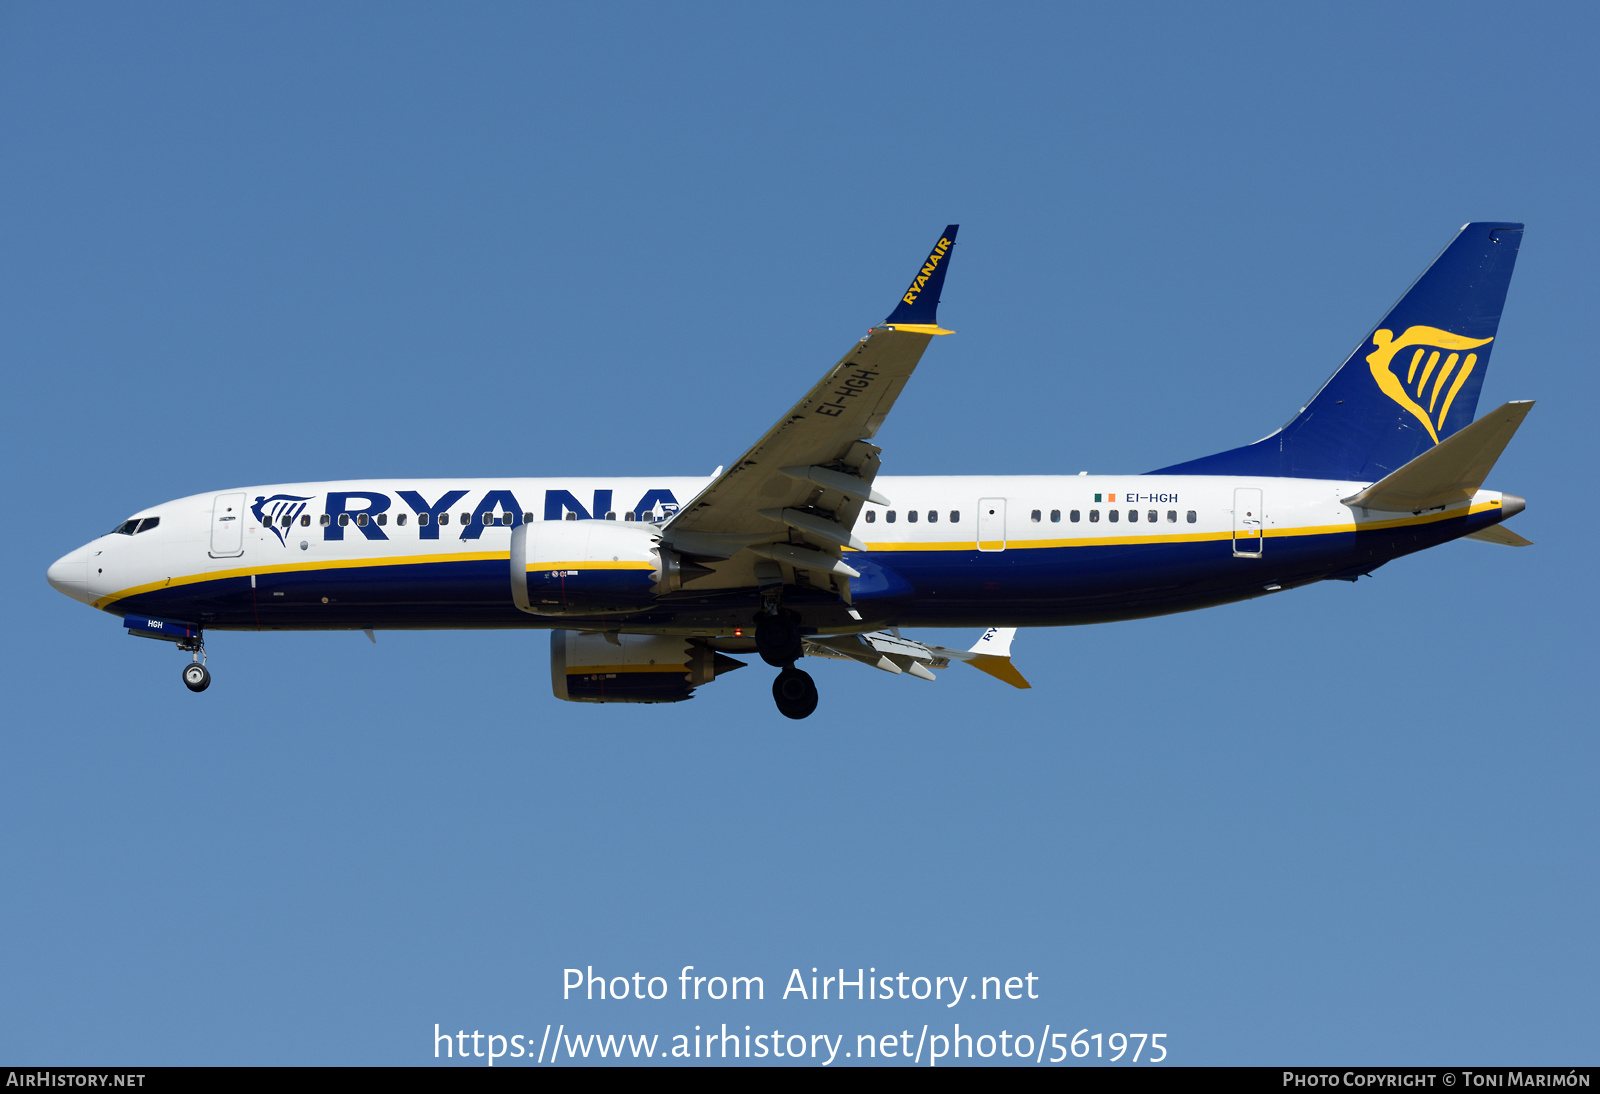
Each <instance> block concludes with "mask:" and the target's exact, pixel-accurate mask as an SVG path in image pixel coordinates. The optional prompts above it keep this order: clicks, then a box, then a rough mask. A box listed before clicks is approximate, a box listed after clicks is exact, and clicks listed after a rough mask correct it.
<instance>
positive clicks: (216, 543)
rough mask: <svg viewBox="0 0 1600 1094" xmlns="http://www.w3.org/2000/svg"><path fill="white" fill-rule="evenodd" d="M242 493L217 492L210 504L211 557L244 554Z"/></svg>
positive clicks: (231, 556) (228, 556) (232, 556)
mask: <svg viewBox="0 0 1600 1094" xmlns="http://www.w3.org/2000/svg"><path fill="white" fill-rule="evenodd" d="M244 513H245V510H244V495H243V494H218V495H217V500H216V501H214V502H213V503H212V504H211V557H212V558H238V557H239V556H240V555H242V554H244Z"/></svg>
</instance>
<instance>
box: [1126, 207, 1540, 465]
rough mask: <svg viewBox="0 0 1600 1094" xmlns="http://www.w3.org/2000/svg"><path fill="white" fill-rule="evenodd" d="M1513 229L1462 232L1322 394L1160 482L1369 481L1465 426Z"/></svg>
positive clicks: (1485, 361)
mask: <svg viewBox="0 0 1600 1094" xmlns="http://www.w3.org/2000/svg"><path fill="white" fill-rule="evenodd" d="M1521 243H1522V225H1520V224H1499V223H1487V222H1484V223H1473V224H1468V225H1467V226H1466V227H1464V228H1462V229H1461V231H1460V233H1458V234H1457V235H1456V237H1455V239H1453V240H1451V241H1450V245H1449V246H1448V247H1446V248H1445V249H1444V251H1443V252H1442V253H1441V254H1440V255H1439V257H1438V258H1436V259H1434V260H1433V265H1431V266H1429V267H1428V268H1427V269H1426V270H1424V271H1423V274H1422V276H1421V277H1419V278H1417V281H1416V284H1414V285H1412V286H1411V288H1410V289H1409V290H1408V291H1407V292H1406V294H1405V295H1404V296H1402V297H1401V298H1400V300H1399V302H1398V303H1397V304H1395V306H1394V307H1392V308H1390V309H1389V314H1388V315H1386V316H1384V317H1383V322H1381V323H1379V324H1378V325H1377V327H1375V328H1374V329H1373V331H1372V333H1371V334H1370V335H1369V336H1368V337H1367V338H1366V339H1365V340H1364V341H1363V342H1362V343H1361V345H1360V346H1358V347H1357V348H1356V351H1355V352H1354V353H1352V354H1351V355H1350V359H1349V360H1347V361H1346V362H1345V363H1344V364H1343V365H1342V366H1341V367H1340V369H1339V371H1337V372H1335V373H1334V374H1333V376H1332V377H1331V378H1330V379H1329V380H1328V382H1327V383H1325V384H1323V385H1322V390H1321V391H1318V392H1317V393H1316V395H1314V396H1312V398H1311V401H1310V402H1309V403H1307V404H1306V406H1305V408H1304V409H1303V410H1301V411H1300V413H1299V415H1298V416H1297V417H1296V418H1295V419H1294V420H1293V421H1291V422H1289V424H1287V425H1285V426H1284V427H1283V428H1282V429H1280V430H1278V431H1277V432H1276V433H1274V434H1272V435H1271V436H1269V437H1266V438H1264V439H1263V440H1259V441H1257V442H1256V443H1255V444H1247V445H1245V446H1244V447H1243V448H1234V449H1230V450H1229V451H1227V452H1219V453H1217V454H1216V455H1214V456H1205V457H1203V458H1201V459H1198V460H1190V461H1189V462H1187V463H1180V464H1174V465H1173V466H1171V467H1163V468H1161V469H1160V471H1159V472H1152V474H1164V475H1275V476H1288V477H1293V478H1311V479H1346V480H1350V481H1359V482H1366V481H1374V482H1375V481H1377V480H1378V479H1381V478H1383V477H1384V476H1385V475H1387V474H1388V473H1389V472H1391V471H1393V470H1395V469H1396V468H1398V467H1401V466H1403V465H1404V464H1406V463H1409V462H1410V461H1411V460H1413V459H1415V458H1416V457H1417V456H1419V455H1421V454H1422V453H1423V452H1424V451H1426V450H1427V449H1429V448H1432V447H1433V446H1434V445H1436V444H1438V443H1439V442H1440V441H1442V440H1444V439H1445V438H1446V437H1448V436H1450V435H1451V434H1452V433H1454V432H1455V431H1456V430H1458V429H1460V428H1461V427H1463V426H1465V425H1468V424H1469V423H1471V421H1472V419H1473V415H1474V414H1475V413H1476V412H1477V408H1478V391H1479V390H1480V389H1481V388H1482V387H1483V377H1484V373H1486V372H1487V371H1488V369H1489V353H1490V351H1491V350H1493V349H1494V337H1495V332H1496V331H1497V330H1498V329H1499V326H1500V311H1501V308H1502V307H1503V306H1504V305H1505V300H1506V287H1507V286H1508V285H1510V283H1511V269H1512V267H1513V266H1515V265H1516V262H1517V248H1518V246H1520V245H1521Z"/></svg>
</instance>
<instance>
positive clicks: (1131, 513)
mask: <svg viewBox="0 0 1600 1094" xmlns="http://www.w3.org/2000/svg"><path fill="white" fill-rule="evenodd" d="M1128 523H1129V524H1137V523H1139V510H1137V509H1129V510H1128Z"/></svg>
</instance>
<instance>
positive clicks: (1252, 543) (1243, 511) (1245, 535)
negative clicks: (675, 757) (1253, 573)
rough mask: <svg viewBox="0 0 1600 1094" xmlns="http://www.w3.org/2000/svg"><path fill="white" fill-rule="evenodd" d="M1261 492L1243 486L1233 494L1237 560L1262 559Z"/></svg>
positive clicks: (1234, 548) (1234, 543) (1234, 546)
mask: <svg viewBox="0 0 1600 1094" xmlns="http://www.w3.org/2000/svg"><path fill="white" fill-rule="evenodd" d="M1261 504H1262V503H1261V491H1260V490H1258V489H1256V488H1255V487H1252V486H1241V487H1238V488H1236V489H1235V490H1234V492H1233V555H1234V557H1235V558H1260V557H1261V546H1262V543H1263V542H1264V541H1263V539H1262V534H1261V532H1262V528H1263V527H1264V520H1263V517H1262V514H1261Z"/></svg>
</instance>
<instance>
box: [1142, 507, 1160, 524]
mask: <svg viewBox="0 0 1600 1094" xmlns="http://www.w3.org/2000/svg"><path fill="white" fill-rule="evenodd" d="M1144 519H1145V520H1147V521H1149V522H1150V523H1151V524H1154V523H1155V522H1156V521H1158V520H1160V519H1161V514H1160V513H1158V512H1156V511H1155V510H1154V509H1152V510H1150V511H1149V512H1148V513H1146V514H1145V515H1144Z"/></svg>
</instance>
